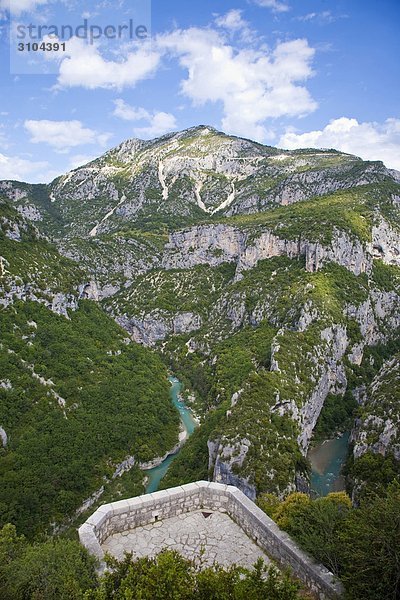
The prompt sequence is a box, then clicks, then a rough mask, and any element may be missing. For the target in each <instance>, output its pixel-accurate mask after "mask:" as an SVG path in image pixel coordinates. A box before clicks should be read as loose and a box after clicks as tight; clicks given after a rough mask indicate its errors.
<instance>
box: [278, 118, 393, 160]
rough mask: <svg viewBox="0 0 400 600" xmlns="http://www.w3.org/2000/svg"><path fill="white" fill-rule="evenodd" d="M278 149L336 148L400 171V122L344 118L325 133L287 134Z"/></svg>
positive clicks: (325, 129) (330, 126) (281, 139)
mask: <svg viewBox="0 0 400 600" xmlns="http://www.w3.org/2000/svg"><path fill="white" fill-rule="evenodd" d="M278 145H279V146H280V147H282V148H288V149H290V150H293V149H295V148H310V147H312V148H336V149H337V150H341V151H342V152H348V153H349V154H356V155H357V156H360V157H361V158H363V159H364V160H382V161H383V162H384V163H385V165H386V166H387V167H389V168H391V169H398V170H400V119H394V118H391V119H387V120H386V121H385V122H384V123H381V124H380V123H373V122H365V123H359V122H358V121H357V120H356V119H349V118H347V117H341V118H340V119H334V120H333V121H331V122H330V123H329V124H328V125H327V126H326V127H325V128H324V129H321V130H317V131H310V132H308V133H300V134H297V133H295V132H293V131H287V132H286V133H285V134H284V135H283V136H282V137H281V138H280V140H279V144H278Z"/></svg>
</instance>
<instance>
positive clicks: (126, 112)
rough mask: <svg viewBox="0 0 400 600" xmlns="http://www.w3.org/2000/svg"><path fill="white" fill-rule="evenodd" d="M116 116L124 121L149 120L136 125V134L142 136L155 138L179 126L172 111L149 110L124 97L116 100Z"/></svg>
mask: <svg viewBox="0 0 400 600" xmlns="http://www.w3.org/2000/svg"><path fill="white" fill-rule="evenodd" d="M114 105H115V110H114V112H113V114H114V116H115V117H119V118H120V119H123V120H124V121H147V125H146V126H143V127H136V128H135V129H134V134H135V135H136V136H137V137H140V138H154V137H159V136H160V135H163V134H164V133H168V132H169V131H173V130H174V129H176V128H177V124H176V118H175V117H174V115H172V114H171V113H166V112H157V111H154V112H149V111H148V110H146V109H145V108H141V107H134V106H130V105H129V104H127V103H126V102H125V101H124V100H122V98H118V99H117V100H115V101H114Z"/></svg>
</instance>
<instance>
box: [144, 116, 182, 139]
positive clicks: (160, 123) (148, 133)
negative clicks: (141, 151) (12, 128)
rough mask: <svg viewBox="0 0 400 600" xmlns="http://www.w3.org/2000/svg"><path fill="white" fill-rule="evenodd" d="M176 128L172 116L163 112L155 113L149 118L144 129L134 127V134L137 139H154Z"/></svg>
mask: <svg viewBox="0 0 400 600" xmlns="http://www.w3.org/2000/svg"><path fill="white" fill-rule="evenodd" d="M176 128H177V125H176V119H175V117H174V115H171V114H170V113H165V112H156V113H154V114H153V115H151V116H150V119H149V125H148V126H146V127H136V128H135V129H134V134H135V135H136V136H137V137H139V138H155V137H159V136H160V135H163V134H164V133H168V132H169V131H173V130H174V129H176Z"/></svg>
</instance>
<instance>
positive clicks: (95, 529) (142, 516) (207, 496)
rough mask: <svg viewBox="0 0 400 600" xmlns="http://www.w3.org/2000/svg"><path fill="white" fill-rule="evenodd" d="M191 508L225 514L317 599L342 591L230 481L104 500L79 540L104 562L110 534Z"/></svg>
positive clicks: (329, 596) (340, 586)
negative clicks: (114, 500)
mask: <svg viewBox="0 0 400 600" xmlns="http://www.w3.org/2000/svg"><path fill="white" fill-rule="evenodd" d="M195 510H206V511H207V510H210V511H213V512H215V511H220V512H224V513H227V514H228V515H229V516H230V517H231V518H232V519H233V520H234V521H235V522H236V523H237V524H238V525H239V526H240V527H241V528H242V530H243V531H244V532H245V533H246V534H247V535H248V536H249V537H250V538H251V539H252V540H254V541H255V542H256V543H257V544H258V545H259V546H260V548H262V549H263V550H264V551H265V552H266V553H267V554H268V555H269V556H270V557H271V558H272V559H274V560H276V561H277V562H278V563H280V564H281V565H283V566H285V567H286V566H287V567H290V568H291V569H292V571H293V574H294V575H295V576H296V577H298V578H299V579H300V580H301V581H303V582H304V583H305V584H306V585H307V586H308V587H309V588H310V589H311V590H312V591H314V592H315V593H316V595H317V597H318V598H321V599H325V598H326V599H331V598H337V597H339V596H341V595H342V593H343V588H342V585H341V583H340V582H339V581H337V580H336V579H335V578H334V576H333V575H332V573H330V572H329V571H328V570H327V569H326V568H325V567H323V566H322V565H320V564H318V563H316V562H315V561H314V560H313V559H311V558H310V557H309V556H308V555H307V554H306V553H304V552H303V551H302V550H301V549H300V548H299V547H298V546H297V544H296V543H295V542H294V541H293V540H292V539H291V538H290V537H289V536H288V535H287V534H286V533H284V532H283V531H282V530H281V529H279V527H278V526H277V525H276V523H274V521H272V519H270V518H269V517H268V516H267V515H266V514H265V513H264V512H263V511H262V510H261V509H260V508H258V506H256V505H255V504H254V503H253V502H252V501H251V500H249V498H247V497H246V496H245V495H244V494H243V493H242V492H241V491H240V490H238V489H237V488H236V487H233V486H230V485H223V484H219V483H214V482H208V481H198V482H196V483H189V484H187V485H183V486H179V487H175V488H170V489H168V490H163V491H160V492H154V493H153V494H147V495H145V496H138V497H136V498H130V499H129V500H121V501H119V502H113V503H111V504H105V505H103V506H101V507H100V508H98V509H97V510H96V512H95V513H94V514H93V515H92V516H91V517H90V518H89V519H88V520H87V521H86V522H85V523H84V524H83V525H82V526H81V527H80V528H79V539H80V541H81V543H82V544H83V545H84V546H86V548H87V549H88V550H89V552H91V553H92V554H94V555H95V556H97V557H98V558H99V559H100V561H102V562H103V561H104V553H103V550H102V547H101V544H102V543H103V542H104V541H105V540H106V539H107V538H108V537H109V536H110V535H113V534H116V533H122V532H123V531H127V530H130V529H134V528H135V527H139V526H144V525H149V524H151V523H155V522H156V521H161V520H163V519H168V518H170V517H175V516H178V515H180V514H183V513H187V512H192V511H195ZM161 550H162V548H160V551H161Z"/></svg>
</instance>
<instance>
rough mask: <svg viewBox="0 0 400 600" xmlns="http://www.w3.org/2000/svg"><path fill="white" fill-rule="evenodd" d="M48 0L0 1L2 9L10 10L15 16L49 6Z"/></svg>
mask: <svg viewBox="0 0 400 600" xmlns="http://www.w3.org/2000/svg"><path fill="white" fill-rule="evenodd" d="M47 3H48V0H0V8H2V9H3V10H10V12H11V13H12V14H13V15H20V14H21V13H23V12H33V11H34V10H35V9H36V8H37V7H38V6H39V5H41V4H47Z"/></svg>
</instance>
